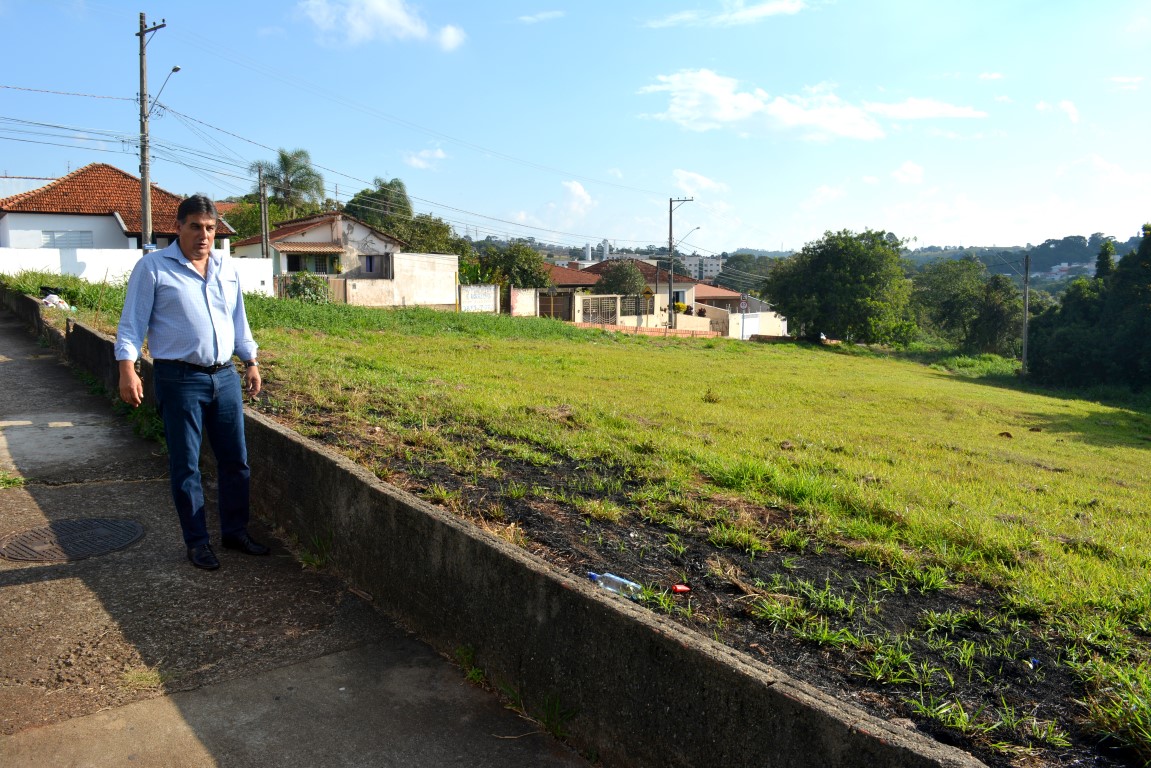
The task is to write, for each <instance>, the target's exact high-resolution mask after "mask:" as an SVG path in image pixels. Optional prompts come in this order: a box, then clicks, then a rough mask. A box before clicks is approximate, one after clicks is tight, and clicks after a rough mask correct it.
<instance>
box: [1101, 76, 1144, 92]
mask: <svg viewBox="0 0 1151 768" xmlns="http://www.w3.org/2000/svg"><path fill="white" fill-rule="evenodd" d="M1107 79H1108V80H1110V81H1111V82H1112V83H1114V84H1115V85H1116V86H1117V87H1118V88H1119V90H1121V91H1137V90H1139V86H1140V85H1142V84H1143V78H1142V77H1141V76H1139V77H1109V78H1107Z"/></svg>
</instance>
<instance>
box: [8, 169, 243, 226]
mask: <svg viewBox="0 0 1151 768" xmlns="http://www.w3.org/2000/svg"><path fill="white" fill-rule="evenodd" d="M181 200H183V198H182V197H180V196H179V195H174V194H172V193H171V192H169V191H167V190H165V189H161V188H160V187H158V186H156V185H155V184H153V185H152V226H153V229H154V234H157V235H164V236H167V237H175V236H176V231H175V224H176V209H177V208H178V207H179V206H180V201H181ZM0 211H2V212H11V213H66V214H89V215H93V216H110V215H112V214H113V213H118V214H119V215H120V218H121V219H123V220H124V227H125V229H126V230H127V232H128V233H134V234H137V235H138V234H139V233H140V229H141V227H142V225H141V221H140V179H139V177H137V176H133V175H132V174H130V173H127V172H125V171H122V170H120V169H119V168H116V167H114V166H111V165H107V164H105V163H92V164H91V165H85V166H84V167H83V168H79V169H77V170H75V171H72V173H69V174H68V175H67V176H61V177H60V178H58V179H56V180H55V181H53V182H51V183H49V184H46V185H44V186H43V187H40V188H38V189H33V190H31V191H29V192H21V193H19V194H16V195H12V196H11V197H6V198H4V199H3V200H0ZM219 234H221V235H225V236H226V235H234V234H236V232H235V230H233V229H232V228H231V227H230V226H228V224H227V222H222V223H221V224H220V229H219Z"/></svg>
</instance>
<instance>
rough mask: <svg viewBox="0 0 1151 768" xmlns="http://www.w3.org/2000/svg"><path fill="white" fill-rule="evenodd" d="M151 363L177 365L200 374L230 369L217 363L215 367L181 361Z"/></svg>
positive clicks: (228, 365) (228, 364)
mask: <svg viewBox="0 0 1151 768" xmlns="http://www.w3.org/2000/svg"><path fill="white" fill-rule="evenodd" d="M152 362H153V363H167V364H168V365H178V366H180V367H181V368H187V369H188V370H191V371H199V372H200V373H219V372H220V371H222V370H224V369H225V368H231V367H232V364H231V363H218V364H216V365H196V364H195V363H187V362H184V361H183V360H153V361H152Z"/></svg>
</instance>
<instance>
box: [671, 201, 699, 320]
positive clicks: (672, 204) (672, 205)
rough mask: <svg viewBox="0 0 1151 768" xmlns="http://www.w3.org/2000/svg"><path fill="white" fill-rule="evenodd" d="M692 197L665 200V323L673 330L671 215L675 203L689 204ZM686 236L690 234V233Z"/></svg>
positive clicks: (673, 255) (673, 288)
mask: <svg viewBox="0 0 1151 768" xmlns="http://www.w3.org/2000/svg"><path fill="white" fill-rule="evenodd" d="M694 199H695V198H694V197H669V198H668V199H667V322H668V325H669V326H671V327H672V328H675V325H676V323H675V236H674V235H673V234H672V225H671V220H672V213H673V212H674V211H675V209H676V208H677V207H678V206H677V205H675V204H676V203H690V202H691V201H692V200H694ZM688 234H691V233H690V232H689V233H688Z"/></svg>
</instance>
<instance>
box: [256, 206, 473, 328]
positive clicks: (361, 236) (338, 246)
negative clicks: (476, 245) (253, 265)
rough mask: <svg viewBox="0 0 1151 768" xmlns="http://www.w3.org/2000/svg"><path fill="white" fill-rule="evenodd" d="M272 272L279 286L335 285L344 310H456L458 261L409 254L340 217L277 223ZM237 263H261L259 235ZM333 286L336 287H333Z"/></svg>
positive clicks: (392, 241)
mask: <svg viewBox="0 0 1151 768" xmlns="http://www.w3.org/2000/svg"><path fill="white" fill-rule="evenodd" d="M268 244H269V245H270V247H271V251H272V252H271V255H270V257H269V258H270V259H271V262H272V272H273V274H274V275H275V276H276V277H277V278H278V279H280V280H281V281H282V280H283V279H285V278H287V276H289V275H291V274H293V273H299V272H311V273H313V274H319V275H325V276H327V277H329V278H330V279H329V282H330V283H333V286H335V285H337V284H338V285H339V289H338V291H337V295H338V296H339V297H340V299H341V300H344V301H346V302H347V303H348V304H356V305H359V306H367V307H395V306H413V305H414V306H430V307H437V308H444V309H448V308H450V309H455V306H456V285H457V284H458V282H459V257H458V256H456V255H455V254H454V253H407V252H405V251H404V250H403V249H404V247H406V246H407V243H405V242H404V241H403V240H400V239H399V238H397V237H393V236H392V235H389V234H387V233H385V232H381V231H380V230H378V229H375V228H374V227H372V226H370V225H368V224H366V223H364V222H363V221H360V220H359V219H357V218H355V217H354V216H349V215H348V214H346V213H343V212H340V211H329V212H327V213H320V214H315V215H313V216H305V217H304V218H300V219H292V220H291V221H285V222H281V223H280V224H279V225H278V226H277V227H276V228H275V229H274V230H272V231H271V232H270V233H268ZM233 254H234V255H235V256H236V258H237V260H238V261H248V260H253V259H255V260H260V259H262V245H261V238H260V236H259V235H254V236H252V237H247V238H244V239H243V240H238V241H237V242H236V243H235V244H234V245H233ZM333 280H334V282H333Z"/></svg>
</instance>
